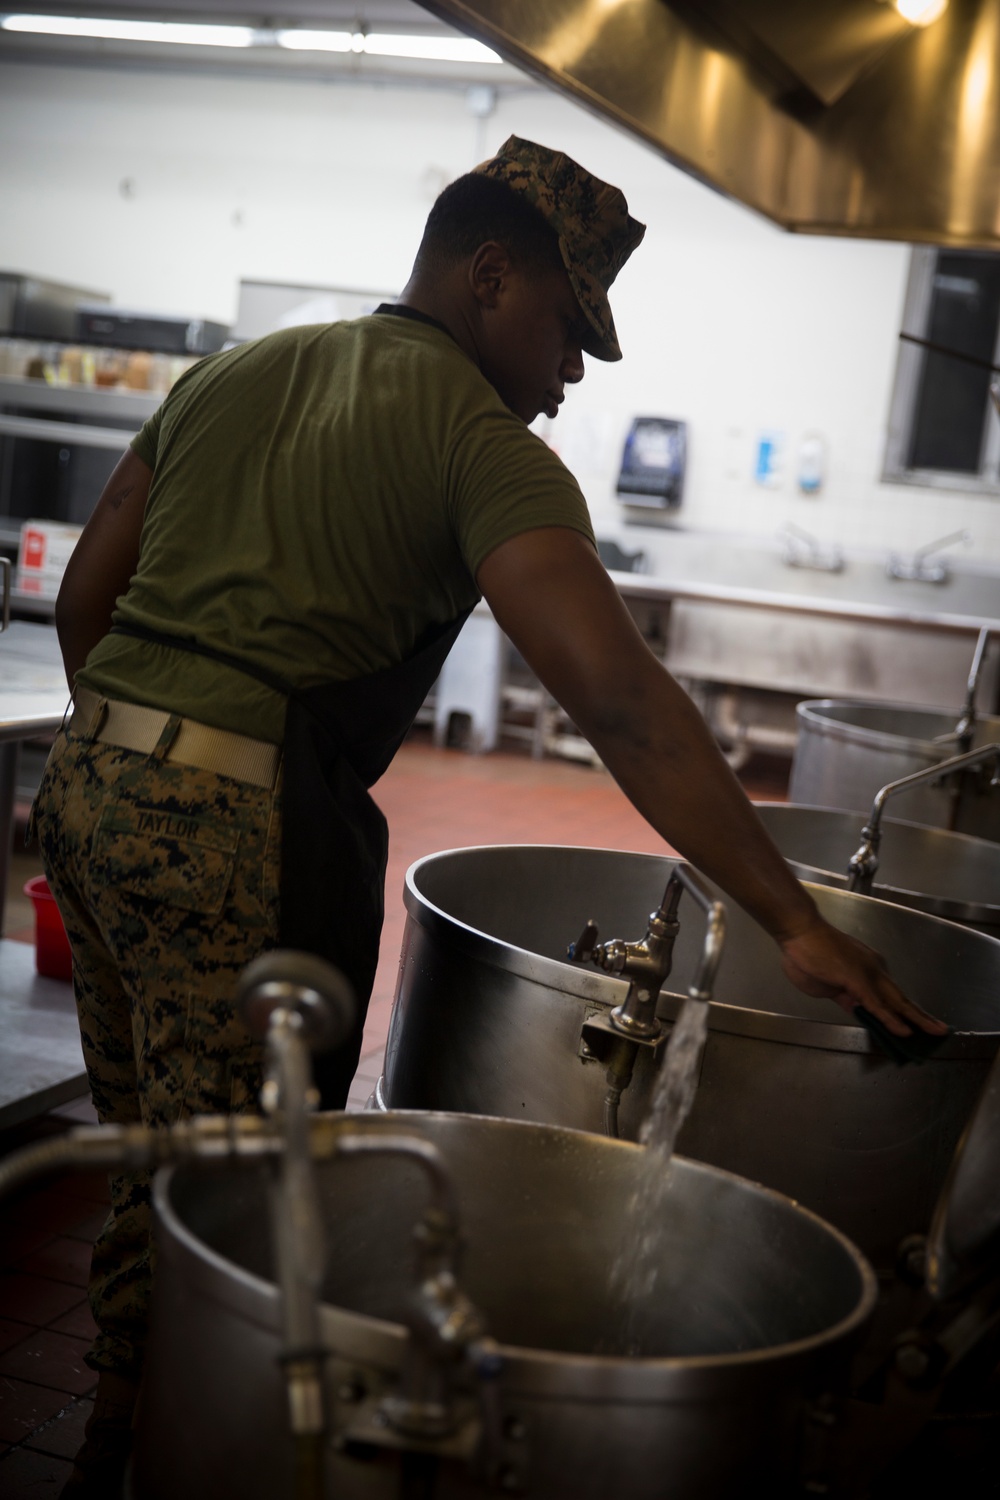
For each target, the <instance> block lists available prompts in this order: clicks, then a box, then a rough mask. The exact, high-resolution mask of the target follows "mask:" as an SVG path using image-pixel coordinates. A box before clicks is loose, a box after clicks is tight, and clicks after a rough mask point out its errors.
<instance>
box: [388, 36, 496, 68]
mask: <svg viewBox="0 0 1000 1500" xmlns="http://www.w3.org/2000/svg"><path fill="white" fill-rule="evenodd" d="M364 50H365V51H366V52H367V53H368V54H369V56H373V57H419V58H420V59H421V60H423V61H426V62H460V63H470V62H483V63H498V62H503V58H502V57H500V55H499V54H498V53H496V52H494V51H493V49H492V47H485V46H484V45H483V43H482V42H476V41H473V40H472V38H471V37H467V36H391V35H389V34H388V33H387V32H386V33H382V32H378V31H375V32H369V33H368V35H367V36H366V37H365V46H364Z"/></svg>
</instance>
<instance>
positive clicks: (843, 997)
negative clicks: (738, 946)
mask: <svg viewBox="0 0 1000 1500" xmlns="http://www.w3.org/2000/svg"><path fill="white" fill-rule="evenodd" d="M778 946H779V948H780V949H781V962H782V967H783V968H784V971H785V974H786V976H787V977H788V979H790V980H791V982H792V984H794V985H795V987H796V989H799V990H801V991H802V992H803V994H805V995H814V996H817V997H818V998H820V999H825V1000H834V1001H836V1003H837V1004H838V1005H841V1006H843V1008H844V1010H846V1011H853V1010H854V1007H855V1006H856V1005H863V1006H864V1007H865V1009H866V1010H869V1011H871V1013H872V1015H873V1016H876V1017H877V1018H878V1020H880V1021H881V1022H882V1023H883V1025H884V1026H885V1027H886V1028H887V1029H888V1030H889V1031H891V1032H893V1034H894V1035H895V1036H910V1035H911V1034H912V1032H913V1028H914V1027H916V1028H917V1029H918V1030H920V1031H926V1032H929V1033H930V1034H931V1035H932V1036H944V1035H946V1034H947V1032H948V1027H947V1026H946V1025H945V1024H944V1022H943V1021H939V1020H937V1019H936V1017H934V1016H931V1015H928V1014H927V1012H926V1011H925V1010H921V1008H920V1006H919V1005H914V1004H913V1002H912V1000H907V998H906V996H905V995H904V994H903V992H902V990H901V989H900V988H899V986H898V985H897V984H896V983H895V982H894V981H893V980H892V978H891V977H890V975H889V971H888V969H887V968H886V966H885V964H884V962H883V961H882V959H881V958H880V956H879V955H878V954H877V953H876V952H875V951H874V949H872V948H869V947H868V945H867V944H866V943H862V942H859V941H858V939H857V938H852V937H850V936H848V934H847V933H846V932H840V931H838V929H837V928H836V927H831V925H830V923H829V922H826V921H824V920H823V918H822V917H820V918H818V919H817V921H816V922H814V923H813V924H812V925H810V926H809V927H807V928H806V929H805V931H804V932H800V933H797V934H796V936H795V937H791V938H786V939H785V940H784V941H783V942H781V943H779V945H778Z"/></svg>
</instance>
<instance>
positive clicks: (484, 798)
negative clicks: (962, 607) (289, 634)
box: [0, 732, 788, 1500]
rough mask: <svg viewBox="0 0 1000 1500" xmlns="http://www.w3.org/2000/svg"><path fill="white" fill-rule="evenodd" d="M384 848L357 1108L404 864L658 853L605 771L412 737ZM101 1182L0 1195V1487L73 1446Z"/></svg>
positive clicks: (22, 926)
mask: <svg viewBox="0 0 1000 1500" xmlns="http://www.w3.org/2000/svg"><path fill="white" fill-rule="evenodd" d="M787 772H788V763H787V762H784V761H776V760H767V759H764V758H763V757H761V758H759V759H756V760H753V761H751V762H750V763H749V764H748V765H747V767H746V768H745V769H744V771H743V772H742V773H741V779H742V781H743V783H744V785H745V786H746V788H747V791H748V792H749V793H750V795H751V796H753V797H757V798H760V799H765V800H774V801H777V800H783V799H784V797H785V792H786V781H787ZM376 798H377V801H378V802H379V804H380V806H381V807H382V809H383V811H384V812H385V814H386V817H387V819H388V821H389V828H390V837H391V846H390V857H389V871H388V877H387V882H386V921H385V928H384V934H383V941H382V959H381V962H380V963H379V968H378V973H377V976H376V980H375V988H374V993H373V997H372V1001H371V1006H370V1008H369V1012H368V1022H367V1025H366V1028H365V1044H364V1049H363V1053H362V1058H361V1063H360V1066H359V1069H358V1074H357V1077H356V1079H355V1083H354V1087H353V1088H352V1091H351V1100H350V1105H351V1107H353V1108H360V1107H362V1106H363V1105H364V1102H365V1100H366V1099H367V1097H368V1095H369V1094H370V1093H371V1090H372V1088H373V1087H374V1084H375V1081H376V1079H377V1078H378V1075H379V1072H380V1070H381V1061H382V1051H383V1048H384V1045H385V1037H386V1031H387V1029H388V1022H389V1012H390V1009H391V1006H392V996H393V991H394V989H395V979H396V965H397V959H398V954H399V950H400V944H401V939H402V933H403V923H404V919H405V912H404V909H403V904H402V897H401V892H402V888H403V879H404V876H405V873H406V870H407V868H408V867H409V865H410V864H411V863H412V862H413V861H414V860H415V859H417V858H418V857H419V856H421V855H423V854H429V853H432V852H434V851H436V850H440V849H450V848H456V847H460V846H468V845H473V844H493V843H558V844H583V845H588V846H592V847H597V848H615V849H635V850H640V851H646V852H651V853H660V852H663V849H664V846H663V843H662V841H661V840H660V839H659V838H658V837H657V835H656V834H654V833H653V831H652V829H651V828H649V827H648V825H647V824H646V823H645V822H644V821H643V820H642V818H641V817H640V816H639V814H638V813H637V812H635V810H634V809H633V808H632V807H631V805H630V804H629V803H628V802H627V801H626V799H625V797H624V796H623V794H622V793H621V792H620V791H619V790H618V788H617V786H616V785H615V783H614V782H613V781H612V779H611V777H610V776H609V775H608V773H607V772H606V771H604V770H602V769H600V768H594V767H591V766H583V765H578V764H574V763H571V762H568V761H563V760H541V761H537V760H532V759H530V758H529V757H528V756H526V755H524V754H515V753H507V752H498V753H496V754H492V755H487V756H472V755H465V754H463V753H461V752H460V751H455V750H436V749H434V748H433V747H431V746H430V745H429V744H428V743H427V742H426V740H425V739H424V738H423V737H421V734H420V732H418V734H417V735H416V736H415V737H413V738H412V739H411V740H410V741H409V742H408V743H407V744H406V745H404V747H403V749H402V750H401V751H400V753H399V755H398V756H397V758H396V760H395V762H394V764H393V766H392V767H391V769H390V771H389V772H388V773H387V775H386V776H385V777H384V778H383V780H382V782H381V783H380V784H379V786H378V788H377V790H376ZM35 873H37V864H33V863H32V859H31V856H30V854H29V855H27V856H22V857H20V858H18V859H17V860H16V861H15V871H14V873H13V875H12V879H11V882H10V885H11V895H10V899H9V902H8V909H7V920H6V927H5V933H4V935H5V936H6V937H23V938H25V939H26V940H28V941H30V940H31V929H30V925H29V919H30V913H29V909H28V908H26V906H25V905H24V904H22V903H19V901H18V899H17V898H18V897H19V894H20V889H21V885H22V884H23V882H24V880H25V879H27V878H28V877H29V876H30V875H32V874H35ZM91 1119H93V1114H92V1111H91V1110H90V1105H89V1102H87V1101H83V1100H81V1101H80V1103H79V1104H77V1105H69V1106H65V1107H64V1108H63V1109H62V1110H59V1111H57V1112H55V1113H54V1114H51V1115H47V1116H45V1117H44V1118H43V1119H41V1120H38V1121H35V1122H33V1123H32V1124H31V1125H26V1126H22V1127H20V1128H19V1129H17V1130H11V1131H8V1132H6V1133H4V1134H0V1155H5V1154H6V1153H7V1152H9V1151H11V1150H14V1149H15V1148H16V1147H18V1146H20V1145H23V1144H27V1143H28V1142H29V1141H32V1140H37V1139H39V1138H42V1137H45V1136H49V1135H52V1134H55V1133H58V1132H60V1131H63V1130H66V1129H68V1128H70V1127H71V1126H72V1125H73V1124H76V1123H80V1122H85V1121H87V1120H91ZM106 1200H107V1191H106V1187H105V1185H104V1182H103V1180H102V1179H101V1178H99V1177H97V1176H96V1175H91V1174H88V1175H69V1176H65V1177H61V1178H58V1179H56V1180H54V1181H47V1182H44V1183H41V1184H39V1185H38V1186H35V1187H31V1188H28V1189H26V1190H24V1191H22V1192H21V1193H20V1194H19V1195H17V1196H16V1197H13V1198H11V1199H10V1200H8V1201H6V1202H3V1203H0V1495H2V1496H3V1497H4V1500H42V1497H52V1496H55V1495H57V1494H58V1492H59V1490H60V1488H61V1486H62V1484H63V1483H64V1482H65V1480H66V1477H67V1476H68V1474H69V1470H70V1458H71V1456H72V1454H73V1453H74V1452H75V1451H76V1449H77V1447H78V1446H79V1444H80V1441H81V1433H82V1429H83V1424H84V1422H85V1421H86V1416H87V1411H88V1409H89V1405H90V1403H89V1400H88V1396H89V1394H90V1392H91V1391H92V1390H93V1385H94V1377H93V1375H92V1374H91V1372H90V1371H89V1370H88V1369H87V1367H86V1365H85V1364H84V1363H83V1358H82V1357H83V1355H84V1353H85V1352H86V1349H87V1345H88V1342H89V1339H90V1336H91V1332H92V1323H91V1320H90V1314H89V1311H88V1309H87V1304H86V1299H85V1287H86V1280H87V1267H88V1263H89V1247H90V1243H91V1241H92V1240H93V1237H94V1235H95V1234H96V1232H97V1230H98V1228H99V1226H100V1224H101V1222H102V1220H103V1217H104V1211H103V1207H102V1205H103V1204H104V1203H105V1202H106Z"/></svg>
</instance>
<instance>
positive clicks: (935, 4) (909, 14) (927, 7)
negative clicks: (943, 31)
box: [895, 0, 948, 26]
mask: <svg viewBox="0 0 1000 1500" xmlns="http://www.w3.org/2000/svg"><path fill="white" fill-rule="evenodd" d="M895 6H896V9H897V10H898V11H899V14H900V15H901V16H902V17H903V19H904V21H909V22H910V25H911V26H929V25H930V24H931V22H932V21H936V20H937V19H938V17H939V16H943V15H944V13H945V11H946V10H947V9H948V0H895Z"/></svg>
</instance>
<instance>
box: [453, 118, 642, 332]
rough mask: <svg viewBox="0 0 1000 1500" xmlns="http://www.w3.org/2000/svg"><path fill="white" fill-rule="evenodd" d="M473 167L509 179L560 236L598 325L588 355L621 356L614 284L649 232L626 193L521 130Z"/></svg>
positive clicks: (573, 280)
mask: <svg viewBox="0 0 1000 1500" xmlns="http://www.w3.org/2000/svg"><path fill="white" fill-rule="evenodd" d="M473 170H474V171H476V172H482V173H483V174H484V175H485V176H486V177H496V178H498V179H499V180H500V181H501V182H506V183H507V184H508V185H509V186H510V187H512V188H513V189H514V190H515V192H517V193H520V194H521V196H522V197H524V198H527V199H528V201H529V202H530V203H533V204H534V206H535V207H536V208H537V209H538V210H539V212H540V213H542V214H544V216H545V218H546V219H547V220H548V221H549V223H550V224H551V226H552V228H553V229H554V230H555V232H556V234H557V235H558V236H559V251H560V254H561V255H562V258H563V265H564V266H565V267H566V271H567V274H568V275H569V279H570V285H571V286H572V288H573V291H574V292H575V294H576V300H577V301H578V302H579V304H580V307H581V308H582V309H583V313H584V316H585V317H586V319H587V322H588V323H589V324H590V327H591V329H592V330H593V335H592V337H591V338H589V339H588V340H586V341H585V342H584V345H583V348H584V351H585V353H587V354H592V355H594V356H595V358H597V359H609V360H611V359H621V357H622V351H621V349H620V348H619V345H618V335H617V334H616V332H615V320H614V318H613V317H612V316H611V305H610V303H609V302H608V287H609V286H610V285H611V283H612V282H613V281H614V279H615V277H616V276H617V275H618V272H619V271H620V270H621V268H622V266H623V265H624V264H625V262H626V261H627V260H628V258H629V256H630V255H631V254H632V251H633V250H634V249H635V247H636V245H638V243H639V241H640V240H641V239H642V237H643V235H644V234H645V233H646V226H645V224H640V223H639V222H638V220H637V219H633V218H632V217H631V216H630V214H629V211H628V204H627V203H626V202H625V195H624V193H622V192H621V191H620V190H619V189H618V188H616V187H612V186H611V184H610V183H607V182H601V180H600V178H599V177H593V176H591V174H590V173H589V172H588V171H586V170H585V169H584V168H583V167H581V166H579V165H578V164H577V163H576V162H575V161H574V160H573V158H572V157H570V156H566V155H565V154H564V153H563V152H562V151H550V150H549V149H548V147H547V146H539V145H536V143H535V142H534V141H525V140H522V139H521V137H520V136H516V135H512V136H511V137H510V139H509V140H507V141H505V142H504V144H503V145H502V146H501V148H500V150H499V151H498V152H497V154H496V156H494V157H492V158H491V159H490V160H489V161H484V162H482V163H481V165H480V166H478V167H475V168H474V169H473Z"/></svg>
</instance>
